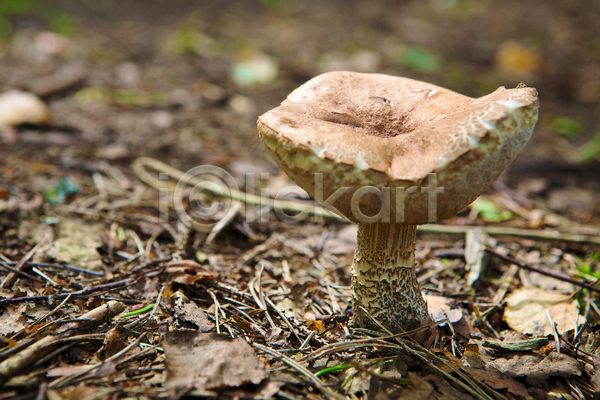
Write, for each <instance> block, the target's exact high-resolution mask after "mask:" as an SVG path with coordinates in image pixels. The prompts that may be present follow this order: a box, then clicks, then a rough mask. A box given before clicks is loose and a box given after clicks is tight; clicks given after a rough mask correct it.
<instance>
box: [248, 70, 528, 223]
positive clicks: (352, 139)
mask: <svg viewBox="0 0 600 400" xmlns="http://www.w3.org/2000/svg"><path fill="white" fill-rule="evenodd" d="M537 117H538V101H537V91H536V90H535V89H533V88H528V87H519V88H517V89H505V88H504V87H501V88H499V89H497V90H496V91H495V92H493V93H491V94H489V95H487V96H483V97H480V98H478V99H473V98H470V97H467V96H463V95H460V94H458V93H455V92H452V91H450V90H448V89H444V88H441V87H439V86H435V85H431V84H428V83H425V82H420V81H415V80H412V79H407V78H401V77H394V76H388V75H382V74H364V73H355V72H330V73H326V74H323V75H319V76H317V77H315V78H313V79H311V80H310V81H308V82H306V83H305V84H304V85H302V86H300V87H299V88H297V89H296V90H294V91H293V92H292V93H291V94H290V95H289V96H288V97H287V99H286V100H285V101H283V103H282V104H281V105H280V106H279V107H277V108H275V109H273V110H271V111H269V112H267V113H265V114H263V115H262V116H260V117H259V119H258V131H259V134H260V136H261V138H262V140H263V142H264V143H265V145H266V146H267V148H268V150H269V152H270V153H271V156H272V157H273V159H274V160H275V161H276V163H277V164H278V165H279V167H280V168H281V169H282V170H283V171H284V172H286V173H287V174H288V175H289V176H290V177H291V178H292V179H293V180H294V181H295V182H296V183H297V184H298V185H299V186H301V187H302V188H304V189H305V190H306V191H307V192H308V193H309V194H311V195H312V196H315V175H314V173H323V195H322V197H319V196H317V199H318V200H322V199H327V198H328V197H329V196H330V195H331V194H333V193H334V192H335V191H336V190H337V189H338V188H340V187H349V188H350V190H349V191H348V192H347V193H346V194H344V195H343V196H342V197H340V198H339V199H338V200H337V201H336V202H335V203H333V205H334V206H335V208H336V209H337V210H338V211H339V213H340V214H342V215H343V216H345V217H346V218H348V219H350V220H352V221H355V222H356V218H355V217H354V215H353V212H352V210H351V207H350V203H351V198H352V195H353V194H354V193H355V191H356V190H358V189H359V188H361V187H364V186H374V187H376V188H384V187H389V188H391V190H392V192H394V193H396V192H395V188H404V189H405V190H406V189H408V188H410V187H414V186H421V185H424V184H425V182H426V181H427V177H428V175H429V174H431V173H435V174H437V175H436V176H437V185H438V187H443V188H444V192H443V193H442V194H439V195H438V196H437V219H446V218H450V217H452V216H454V215H456V213H457V212H459V211H460V210H461V209H462V208H464V207H466V206H467V205H468V204H470V203H471V202H472V201H473V200H475V199H476V198H477V197H478V196H479V195H480V194H481V192H482V191H484V190H485V189H486V188H487V187H488V186H489V185H491V183H492V182H493V181H494V180H496V178H497V177H498V176H499V175H500V174H501V173H502V171H503V170H504V169H505V168H506V167H507V166H508V165H509V164H510V163H511V162H512V161H513V159H514V158H515V157H516V156H517V154H518V153H519V152H520V151H521V150H522V149H523V148H524V147H525V145H526V143H527V141H528V140H529V138H530V136H531V133H532V131H533V128H534V126H535V123H536V122H537ZM408 192H409V194H406V197H405V198H404V199H403V202H404V213H403V215H404V217H403V218H404V219H403V221H396V222H402V223H406V224H424V223H427V222H433V221H431V218H428V202H427V195H426V194H424V193H422V192H421V191H420V190H414V191H412V192H411V191H408ZM318 194H319V193H317V195H318ZM393 195H394V194H392V196H393ZM363 200H364V201H361V203H360V206H361V211H362V212H363V213H364V214H365V215H375V214H377V213H378V211H379V210H380V208H381V204H379V202H377V201H372V199H369V198H368V196H367V197H366V198H365V199H363ZM391 203H392V204H391V207H392V215H396V214H395V213H396V209H395V201H394V198H393V197H392V201H391ZM392 218H393V217H392Z"/></svg>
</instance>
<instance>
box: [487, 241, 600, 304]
mask: <svg viewBox="0 0 600 400" xmlns="http://www.w3.org/2000/svg"><path fill="white" fill-rule="evenodd" d="M485 251H486V252H487V253H489V254H491V255H493V256H495V257H498V258H500V259H502V260H504V261H506V262H509V263H512V264H514V265H516V266H517V267H519V268H523V269H526V270H528V271H533V272H537V273H538V274H541V275H545V276H549V277H551V278H554V279H558V280H559V281H563V282H569V283H571V284H573V285H575V286H579V287H582V288H586V289H588V290H591V291H593V292H597V293H600V288H599V287H596V286H593V285H590V284H589V283H587V282H582V281H577V280H575V279H571V278H568V277H566V276H561V275H557V274H555V273H552V272H548V271H545V270H543V269H540V268H535V267H532V266H530V265H527V264H525V263H522V262H521V261H519V260H516V259H514V258H512V257H509V256H505V255H503V254H500V253H496V252H495V251H494V250H492V249H485Z"/></svg>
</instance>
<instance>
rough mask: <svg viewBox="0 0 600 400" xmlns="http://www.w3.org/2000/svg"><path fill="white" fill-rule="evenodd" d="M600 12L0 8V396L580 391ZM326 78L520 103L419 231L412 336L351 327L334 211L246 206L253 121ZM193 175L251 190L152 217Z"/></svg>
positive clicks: (217, 5) (591, 320)
mask: <svg viewBox="0 0 600 400" xmlns="http://www.w3.org/2000/svg"><path fill="white" fill-rule="evenodd" d="M599 8H600V5H599V4H598V2H594V1H591V0H589V1H585V0H583V1H573V2H545V1H542V0H536V1H530V2H522V1H516V0H509V1H503V2H499V1H491V0H489V1H470V0H456V1H448V2H443V1H435V0H430V1H422V2H421V1H413V2H392V1H383V2H368V1H341V0H336V1H330V2H310V1H293V2H292V1H285V0H279V1H278V0H270V1H268V0H263V1H260V2H235V1H216V0H212V1H204V2H193V1H182V0H175V1H169V2H164V1H158V0H145V1H142V0H129V1H126V2H115V1H103V2H92V1H52V2H51V1H43V0H38V1H35V0H27V1H25V0H23V1H21V2H14V1H11V0H0V96H3V95H4V94H5V93H7V92H9V91H11V90H20V91H26V92H30V93H33V94H35V95H36V96H37V98H39V99H41V100H42V103H35V104H33V105H32V106H31V107H32V108H31V109H28V111H27V112H25V116H24V117H23V118H25V119H23V120H19V122H18V123H13V122H6V121H7V120H8V117H7V111H5V110H12V109H11V108H10V107H13V106H14V104H15V103H14V102H13V103H11V102H10V101H5V102H2V100H1V97H0V399H9V398H11V399H50V400H54V399H104V398H106V399H109V398H140V399H154V398H179V397H182V396H188V397H220V398H256V399H259V398H272V397H275V398H281V399H307V398H311V399H312V398H327V399H333V398H335V399H337V398H352V399H355V398H358V399H388V398H390V399H391V398H394V399H395V398H405V399H409V398H410V399H415V398H428V399H434V398H446V399H461V400H465V399H512V398H536V399H559V398H561V399H584V398H593V397H594V395H596V396H598V393H600V372H599V368H600V334H599V333H598V326H599V325H598V324H599V323H600V310H599V308H598V304H600V302H599V300H598V292H599V291H600V286H598V285H596V284H597V282H598V280H599V279H600V200H599V199H600V162H599V160H600V120H599V116H600V9H599ZM331 70H354V71H362V72H379V73H387V74H391V75H398V76H407V77H410V78H414V79H420V80H425V81H428V82H431V83H434V84H437V85H440V86H443V87H447V88H450V89H452V90H455V91H457V92H459V93H463V94H466V95H469V96H472V97H478V96H482V95H485V94H487V93H490V92H491V91H493V90H495V89H496V88H497V87H499V86H506V87H515V86H516V85H518V84H519V83H520V82H525V83H527V85H529V86H533V87H536V88H537V90H538V91H539V94H540V119H539V122H538V125H537V127H536V129H535V131H534V133H533V136H532V139H531V141H530V142H529V144H528V146H527V147H526V149H525V150H524V151H523V152H522V153H521V154H520V155H519V156H518V158H517V159H516V161H515V162H514V163H513V164H512V166H511V167H510V168H509V169H508V170H507V171H506V172H505V173H504V174H503V175H502V176H501V177H500V179H499V182H497V183H495V184H494V185H493V186H492V187H490V188H489V189H488V190H487V191H486V192H485V193H484V194H483V195H482V196H481V197H480V199H478V200H477V201H476V202H474V203H473V204H472V205H471V206H469V207H467V208H466V209H465V210H463V211H462V212H461V213H460V214H459V215H457V216H456V217H454V218H452V219H450V220H445V221H440V222H439V223H438V224H429V225H424V226H422V227H420V229H419V231H418V236H417V250H416V261H417V266H418V280H419V283H420V285H421V287H422V289H423V293H424V295H425V297H426V300H427V301H428V304H429V312H430V313H431V315H432V317H433V320H434V322H433V325H432V326H431V327H426V328H424V330H427V329H429V328H431V330H428V331H427V332H428V333H427V335H426V337H427V338H428V339H427V340H425V341H424V342H423V343H417V342H416V341H414V340H412V339H411V337H410V336H408V335H395V336H394V335H389V334H388V333H386V332H385V331H383V330H381V331H379V332H375V331H368V330H364V329H359V328H357V327H354V325H353V321H352V307H351V304H350V298H351V294H350V267H351V264H352V260H353V257H354V247H355V244H356V226H355V225H352V224H349V223H346V222H343V221H340V220H338V219H335V218H322V217H321V218H319V217H318V216H315V215H310V216H308V217H307V218H306V219H304V221H302V222H300V223H295V224H290V223H288V222H285V221H284V220H282V219H281V218H279V217H277V216H276V214H275V213H274V212H273V210H272V207H271V206H270V205H269V204H270V202H271V200H269V199H268V198H272V197H273V196H274V195H276V193H277V192H278V190H280V189H281V188H283V187H286V186H291V185H293V183H292V182H291V181H290V180H289V178H288V177H287V176H285V174H283V173H282V172H280V170H279V169H278V167H277V166H276V165H275V164H274V162H273V161H272V160H271V158H270V156H269V155H268V153H267V152H266V149H265V148H264V146H263V144H262V143H261V141H260V139H259V137H258V134H257V132H256V119H257V117H258V116H259V115H260V114H262V113H264V112H266V111H268V110H269V109H271V108H273V107H276V106H277V105H278V104H279V103H280V102H281V101H282V100H283V99H285V97H286V96H287V94H288V93H290V92H291V91H292V90H293V89H294V88H296V87H298V86H299V85H301V84H302V83H304V82H305V81H306V80H308V79H310V78H311V77H313V76H315V75H317V74H319V73H322V72H326V71H331ZM15 112H16V111H15ZM11 113H12V111H11ZM11 113H9V114H10V115H11V116H12V115H13V114H11ZM3 118H4V119H3ZM203 165H204V166H214V167H218V168H219V171H222V170H223V171H226V172H227V173H228V174H229V175H230V176H231V177H232V179H233V180H235V182H236V185H237V186H238V187H239V189H240V190H242V191H253V192H254V193H255V194H257V195H258V194H260V195H261V196H263V199H262V201H263V203H262V204H258V205H256V204H250V203H244V202H239V201H231V200H230V199H227V198H222V197H220V196H219V195H218V193H212V194H210V193H209V192H208V191H204V192H203V193H204V195H206V197H207V199H206V201H211V200H212V201H213V202H214V203H217V204H219V203H222V204H224V205H225V210H233V211H232V212H230V213H225V212H221V213H220V214H219V215H218V217H219V218H220V219H219V218H215V219H213V220H200V219H198V218H195V216H194V213H193V212H192V211H190V204H187V203H186V204H185V207H183V208H182V207H179V208H177V207H176V204H174V202H173V200H174V198H173V188H174V187H175V185H176V183H177V182H178V180H179V179H180V178H181V177H182V175H183V173H184V172H185V171H189V170H190V169H191V168H193V167H197V166H203ZM214 177H215V176H214V175H213V178H214ZM250 179H252V181H250ZM259 189H262V190H259ZM186 193H189V190H188V191H187V192H186ZM209 194H210V195H209ZM175 200H176V199H175ZM191 206H192V207H193V206H194V205H193V204H191ZM178 211H179V213H178ZM182 211H183V212H182ZM190 218H192V219H194V221H195V222H196V224H193V225H191V224H189V223H186V221H189V220H190ZM218 221H221V222H219V223H217V222H218ZM536 270H537V271H536ZM540 271H541V273H540ZM548 274H550V275H551V276H548Z"/></svg>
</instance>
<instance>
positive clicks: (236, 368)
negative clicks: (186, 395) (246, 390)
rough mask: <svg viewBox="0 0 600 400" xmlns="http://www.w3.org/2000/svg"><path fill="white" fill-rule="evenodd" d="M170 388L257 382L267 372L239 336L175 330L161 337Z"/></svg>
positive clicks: (255, 383) (207, 386)
mask: <svg viewBox="0 0 600 400" xmlns="http://www.w3.org/2000/svg"><path fill="white" fill-rule="evenodd" d="M161 346H162V348H163V349H164V351H165V363H166V367H167V372H168V378H167V382H168V383H167V385H168V386H169V387H170V388H172V389H177V390H186V389H191V388H195V389H197V390H200V391H203V390H221V389H226V388H233V387H239V386H245V385H250V384H254V385H258V384H259V383H261V382H262V381H263V380H264V379H265V378H266V377H267V375H268V371H267V369H266V367H265V365H264V364H263V363H262V362H260V360H259V359H258V358H257V357H256V354H255V353H254V350H253V349H252V347H250V345H249V344H248V343H246V342H245V341H244V340H243V339H241V338H236V339H231V338H229V337H227V336H223V335H218V334H215V333H201V332H197V331H189V330H176V331H171V332H168V333H166V334H165V335H164V336H163V338H162V339H161Z"/></svg>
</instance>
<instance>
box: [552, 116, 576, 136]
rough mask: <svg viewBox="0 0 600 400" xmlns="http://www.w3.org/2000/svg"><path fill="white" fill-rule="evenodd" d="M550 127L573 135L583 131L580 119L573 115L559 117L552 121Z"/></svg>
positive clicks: (564, 133)
mask: <svg viewBox="0 0 600 400" xmlns="http://www.w3.org/2000/svg"><path fill="white" fill-rule="evenodd" d="M550 129H552V130H553V131H554V132H556V133H558V134H560V135H565V136H570V137H573V136H577V135H579V134H580V133H581V131H583V126H582V125H581V123H579V121H577V120H576V119H573V118H571V117H557V118H554V120H553V121H552V124H551V125H550Z"/></svg>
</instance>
